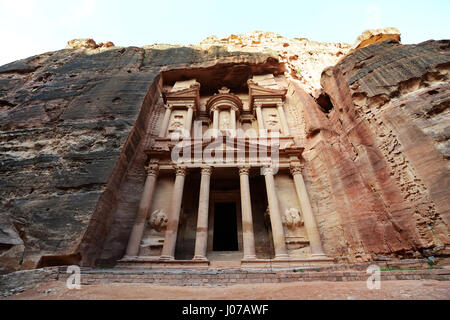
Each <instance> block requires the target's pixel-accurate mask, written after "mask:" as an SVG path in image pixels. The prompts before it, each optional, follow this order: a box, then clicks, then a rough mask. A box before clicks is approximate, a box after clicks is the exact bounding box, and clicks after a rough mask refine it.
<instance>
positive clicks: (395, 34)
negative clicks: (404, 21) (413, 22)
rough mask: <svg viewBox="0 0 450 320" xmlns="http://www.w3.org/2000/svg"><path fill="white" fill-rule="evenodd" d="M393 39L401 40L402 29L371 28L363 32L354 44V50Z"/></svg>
mask: <svg viewBox="0 0 450 320" xmlns="http://www.w3.org/2000/svg"><path fill="white" fill-rule="evenodd" d="M388 39H393V40H396V41H398V42H400V40H401V36H400V31H399V30H398V29H397V28H382V29H369V30H366V31H364V32H363V33H361V34H360V35H359V36H358V38H357V39H356V41H355V43H354V44H353V46H352V51H355V50H358V49H361V48H364V47H367V46H368V45H371V44H374V43H378V42H383V41H386V40H388Z"/></svg>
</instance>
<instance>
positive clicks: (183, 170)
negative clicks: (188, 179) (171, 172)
mask: <svg viewBox="0 0 450 320" xmlns="http://www.w3.org/2000/svg"><path fill="white" fill-rule="evenodd" d="M186 174H187V168H186V167H183V166H177V167H175V175H176V176H182V177H185V176H186Z"/></svg>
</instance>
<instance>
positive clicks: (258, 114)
mask: <svg viewBox="0 0 450 320" xmlns="http://www.w3.org/2000/svg"><path fill="white" fill-rule="evenodd" d="M256 120H258V131H259V132H261V130H263V131H264V130H265V129H266V128H265V127H264V119H263V115H262V110H261V105H257V106H256Z"/></svg>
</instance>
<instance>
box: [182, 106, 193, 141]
mask: <svg viewBox="0 0 450 320" xmlns="http://www.w3.org/2000/svg"><path fill="white" fill-rule="evenodd" d="M193 116H194V106H193V105H189V106H188V111H187V116H186V122H185V124H184V128H185V129H186V130H187V132H189V136H190V135H191V130H192V118H193Z"/></svg>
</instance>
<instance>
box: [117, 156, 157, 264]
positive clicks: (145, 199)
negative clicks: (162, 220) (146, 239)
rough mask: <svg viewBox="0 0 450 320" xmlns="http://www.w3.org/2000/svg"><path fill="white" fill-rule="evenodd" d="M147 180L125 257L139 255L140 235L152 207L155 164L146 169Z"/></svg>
mask: <svg viewBox="0 0 450 320" xmlns="http://www.w3.org/2000/svg"><path fill="white" fill-rule="evenodd" d="M146 170H147V179H146V180H145V185H144V191H143V193H142V197H141V202H140V204H139V210H138V213H137V215H136V219H135V222H134V225H133V229H132V231H131V236H130V239H129V240H128V247H127V251H126V254H125V255H126V256H128V257H136V256H138V255H139V245H140V244H141V239H142V235H143V234H144V228H145V221H146V220H147V215H148V212H149V210H150V207H151V205H152V199H153V194H154V191H155V186H156V180H157V178H158V171H159V167H158V165H157V164H151V165H149V166H148V167H146Z"/></svg>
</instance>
